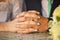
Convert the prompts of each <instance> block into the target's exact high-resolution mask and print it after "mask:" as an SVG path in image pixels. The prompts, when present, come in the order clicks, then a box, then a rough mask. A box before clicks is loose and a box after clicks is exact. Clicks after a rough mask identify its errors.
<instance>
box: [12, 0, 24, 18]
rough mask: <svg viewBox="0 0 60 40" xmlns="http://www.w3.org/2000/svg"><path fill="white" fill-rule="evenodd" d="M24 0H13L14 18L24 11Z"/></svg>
mask: <svg viewBox="0 0 60 40" xmlns="http://www.w3.org/2000/svg"><path fill="white" fill-rule="evenodd" d="M22 6H23V0H13V15H12V16H13V18H14V17H15V16H16V15H17V14H19V13H21V12H22Z"/></svg>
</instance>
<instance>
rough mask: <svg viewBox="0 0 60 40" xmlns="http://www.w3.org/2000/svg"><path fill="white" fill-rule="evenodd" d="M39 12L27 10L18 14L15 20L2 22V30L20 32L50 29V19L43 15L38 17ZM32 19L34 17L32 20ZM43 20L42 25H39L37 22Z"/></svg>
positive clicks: (0, 24) (0, 29)
mask: <svg viewBox="0 0 60 40" xmlns="http://www.w3.org/2000/svg"><path fill="white" fill-rule="evenodd" d="M38 15H39V12H37V11H34V10H32V11H25V12H22V13H20V14H18V15H17V16H16V17H15V19H14V20H12V21H10V22H3V23H0V31H9V32H17V33H20V34H26V33H32V32H37V30H38V32H44V31H46V30H48V19H47V18H45V17H42V16H41V18H40V19H38ZM32 19H34V20H33V21H32ZM39 21H40V22H41V25H39V26H38V25H37V22H39Z"/></svg>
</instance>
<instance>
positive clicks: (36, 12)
mask: <svg viewBox="0 0 60 40" xmlns="http://www.w3.org/2000/svg"><path fill="white" fill-rule="evenodd" d="M28 12H31V13H33V14H38V15H39V14H40V13H39V12H38V11H36V10H29V11H28Z"/></svg>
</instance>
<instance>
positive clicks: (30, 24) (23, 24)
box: [17, 21, 37, 28]
mask: <svg viewBox="0 0 60 40" xmlns="http://www.w3.org/2000/svg"><path fill="white" fill-rule="evenodd" d="M17 28H37V24H36V22H33V21H27V22H20V23H18V24H17Z"/></svg>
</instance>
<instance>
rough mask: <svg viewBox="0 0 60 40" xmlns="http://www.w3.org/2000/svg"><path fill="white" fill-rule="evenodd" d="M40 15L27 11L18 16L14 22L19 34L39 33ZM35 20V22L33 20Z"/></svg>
mask: <svg viewBox="0 0 60 40" xmlns="http://www.w3.org/2000/svg"><path fill="white" fill-rule="evenodd" d="M37 15H38V13H35V11H27V12H23V13H21V14H19V15H17V16H16V18H15V19H14V20H13V21H12V23H14V24H15V25H16V26H15V27H16V28H17V32H18V33H31V32H36V31H37V26H36V25H37V24H36V21H37V19H38V16H37ZM32 19H34V20H32Z"/></svg>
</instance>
